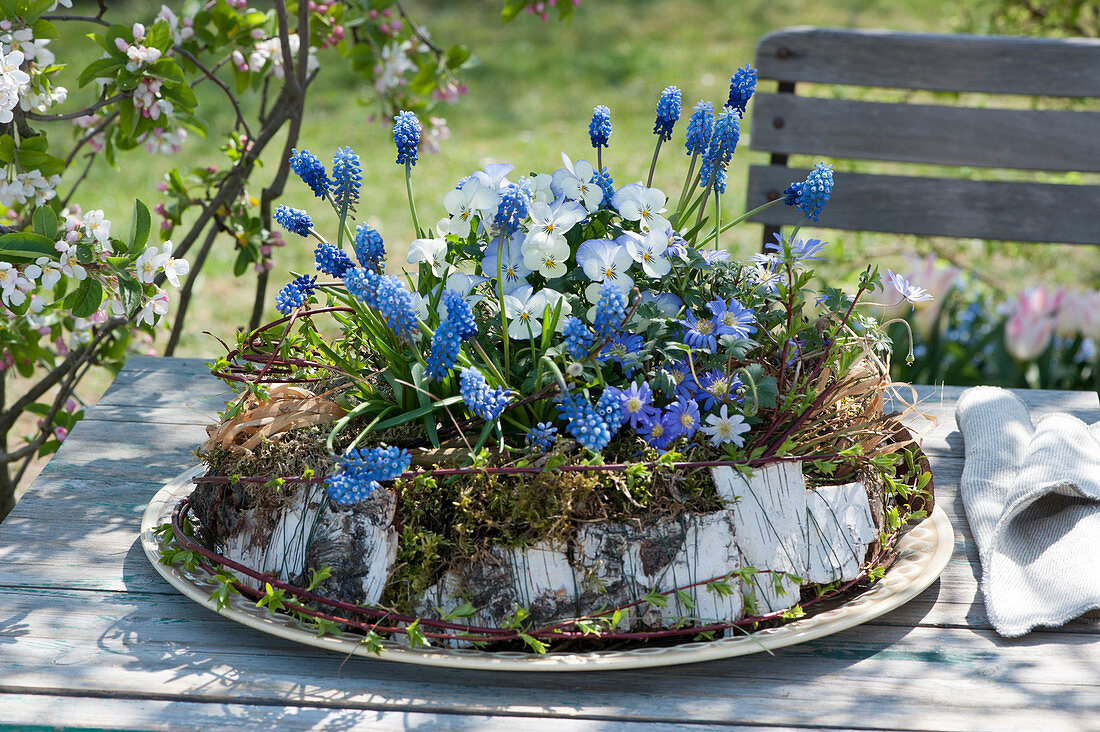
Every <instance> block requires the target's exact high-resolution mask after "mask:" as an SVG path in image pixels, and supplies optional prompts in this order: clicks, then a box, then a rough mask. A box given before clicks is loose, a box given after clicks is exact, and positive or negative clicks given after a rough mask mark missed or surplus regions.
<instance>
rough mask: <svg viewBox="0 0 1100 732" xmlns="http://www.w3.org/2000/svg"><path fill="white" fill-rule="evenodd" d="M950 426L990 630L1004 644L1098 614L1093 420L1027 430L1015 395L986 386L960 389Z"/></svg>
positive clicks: (1099, 457) (1051, 419)
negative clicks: (962, 445) (962, 446)
mask: <svg viewBox="0 0 1100 732" xmlns="http://www.w3.org/2000/svg"><path fill="white" fill-rule="evenodd" d="M955 420H956V421H957V422H958V425H959V430H960V431H961V432H962V435H963V439H964V440H965V442H966V463H965V465H964V467H963V473H962V483H961V488H962V498H963V505H964V506H965V508H966V517H967V519H968V520H969V521H970V528H971V530H972V531H973V533H974V540H975V542H977V544H978V553H979V556H980V558H981V562H982V591H983V593H984V594H985V606H986V612H987V613H988V615H989V620H990V622H992V623H993V627H994V628H996V630H997V632H998V633H1000V634H1001V635H1003V636H1005V637H1008V638H1014V637H1016V636H1020V635H1023V634H1024V633H1027V632H1028V631H1030V630H1031V629H1032V628H1034V627H1036V626H1038V625H1050V626H1056V625H1061V624H1063V623H1065V622H1066V621H1068V620H1072V619H1073V618H1075V617H1077V616H1079V615H1081V614H1082V613H1085V612H1088V611H1089V610H1093V609H1095V608H1100V423H1097V424H1094V425H1091V426H1090V425H1086V424H1085V423H1084V422H1082V421H1081V420H1079V419H1077V418H1076V417H1073V416H1071V415H1068V414H1050V415H1046V416H1044V417H1041V418H1039V419H1038V420H1037V421H1036V422H1035V423H1034V424H1032V421H1031V415H1030V414H1029V413H1028V409H1027V407H1026V406H1025V405H1024V403H1023V402H1022V401H1020V399H1019V398H1018V397H1016V396H1015V395H1014V394H1012V392H1010V391H1007V390H1005V389H1000V388H997V387H991V386H978V387H974V388H972V389H967V390H966V391H965V392H963V394H962V396H960V397H959V401H958V405H957V406H956V410H955Z"/></svg>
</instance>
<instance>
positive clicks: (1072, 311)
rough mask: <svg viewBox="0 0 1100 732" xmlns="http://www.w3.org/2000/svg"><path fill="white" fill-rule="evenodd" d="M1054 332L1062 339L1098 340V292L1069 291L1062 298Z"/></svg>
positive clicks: (1099, 312)
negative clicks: (1082, 338)
mask: <svg viewBox="0 0 1100 732" xmlns="http://www.w3.org/2000/svg"><path fill="white" fill-rule="evenodd" d="M1054 332H1055V333H1056V334H1057V335H1059V336H1061V337H1062V338H1073V337H1075V336H1078V335H1080V336H1083V337H1085V338H1092V339H1094V340H1097V339H1100V291H1097V290H1093V291H1090V292H1080V291H1069V292H1066V293H1065V295H1064V296H1063V298H1062V305H1061V307H1060V308H1058V317H1057V318H1056V320H1055V321H1054Z"/></svg>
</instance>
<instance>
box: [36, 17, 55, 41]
mask: <svg viewBox="0 0 1100 732" xmlns="http://www.w3.org/2000/svg"><path fill="white" fill-rule="evenodd" d="M34 37H35V38H36V39H37V38H48V39H51V40H52V39H54V38H60V37H61V34H60V33H58V32H57V26H55V25H54V24H53V23H51V22H50V21H48V20H44V19H43V18H39V19H38V20H36V21H34Z"/></svg>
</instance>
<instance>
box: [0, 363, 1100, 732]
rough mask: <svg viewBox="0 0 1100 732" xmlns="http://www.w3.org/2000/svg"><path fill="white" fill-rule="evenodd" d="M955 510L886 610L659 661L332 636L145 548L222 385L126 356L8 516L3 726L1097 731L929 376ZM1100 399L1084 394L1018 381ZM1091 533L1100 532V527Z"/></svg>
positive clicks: (1098, 724) (1079, 631) (1099, 716)
mask: <svg viewBox="0 0 1100 732" xmlns="http://www.w3.org/2000/svg"><path fill="white" fill-rule="evenodd" d="M919 391H920V393H921V395H922V397H924V398H925V399H924V402H923V411H925V412H926V413H929V414H933V415H935V416H937V417H938V418H939V425H938V426H937V427H936V428H935V429H933V430H932V431H931V433H930V434H929V435H928V436H927V437H925V439H924V448H925V451H926V452H927V453H928V455H929V457H930V459H931V461H932V465H933V471H934V475H935V482H936V493H937V500H938V501H939V503H940V505H942V506H944V507H945V508H946V509H947V512H948V514H949V515H950V517H951V521H952V522H953V523H954V526H955V554H954V556H953V558H952V560H951V562H950V564H949V565H948V568H947V571H946V572H945V573H944V574H943V577H942V578H941V579H940V580H939V581H938V582H936V583H935V584H933V585H932V586H931V587H930V588H929V589H928V590H926V591H925V592H924V593H923V594H922V595H920V596H919V597H918V598H917V599H916V600H914V601H912V602H910V603H909V604H908V605H906V606H904V607H903V608H901V609H900V610H897V611H895V612H892V613H889V614H887V615H885V616H883V617H881V618H879V619H878V620H876V621H873V622H870V623H867V624H864V625H861V626H859V627H857V628H855V629H852V630H848V631H845V632H843V633H839V634H836V635H833V636H829V637H826V638H822V639H820V640H816V641H812V642H808V643H804V644H801V645H796V646H792V647H789V648H785V649H781V650H779V651H777V652H776V653H775V655H774V656H769V655H767V654H763V653H761V654H756V655H752V656H746V657H741V658H734V659H730V660H726V661H714V662H708V663H703V664H695V665H687V666H676V667H669V668H664V669H659V670H649V671H616V672H599V673H577V674H547V673H543V674H524V673H491V672H471V671H453V670H446V669H434V668H425V667H420V666H411V665H405V664H399V663H394V662H388V661H384V660H374V659H364V658H358V657H354V658H344V657H342V656H339V655H335V654H331V653H328V652H325V651H321V650H317V649H313V648H310V647H306V646H302V645H297V644H294V643H290V642H287V641H282V640H280V639H278V638H275V637H272V636H269V635H267V634H264V633H260V632H258V631H254V630H250V629H248V628H245V627H243V626H241V625H238V624H236V623H233V622H230V621H228V620H225V619H223V618H221V617H219V616H217V615H215V614H214V613H212V612H210V611H209V610H206V609H204V608H202V607H200V606H199V605H197V604H195V603H194V602H192V601H190V600H188V599H186V598H185V597H183V596H182V595H181V594H179V593H178V592H176V591H175V590H174V589H173V588H172V587H170V586H169V585H168V584H167V583H166V582H165V581H163V580H162V579H161V578H160V576H159V575H158V574H157V573H156V572H155V571H154V570H153V568H152V567H151V566H150V565H149V563H148V560H147V559H146V558H145V555H144V553H143V552H142V549H141V545H140V543H139V541H138V527H139V523H140V520H141V514H142V511H143V510H144V508H145V506H146V504H147V502H148V501H149V499H150V497H152V496H153V494H154V493H156V491H157V490H158V489H159V488H160V487H161V485H162V484H163V483H164V482H165V481H167V480H168V479H169V478H171V477H173V476H175V475H177V474H178V473H180V472H181V471H182V470H184V469H185V468H187V467H188V466H190V465H191V464H192V462H193V458H192V455H191V452H192V450H194V449H195V447H196V446H197V445H198V444H199V443H200V442H202V441H203V439H204V438H205V432H204V429H203V427H204V426H205V425H206V424H207V423H209V422H210V420H211V417H212V415H213V414H214V412H215V411H216V410H217V409H218V408H219V407H220V406H221V402H222V400H223V399H224V395H222V394H221V387H220V385H219V384H218V383H217V382H216V381H215V380H214V379H213V378H212V377H210V375H209V373H208V372H207V371H206V369H205V368H204V366H203V364H202V362H201V361H200V360H195V359H153V358H134V359H132V360H131V361H130V363H129V364H128V365H127V367H126V368H125V369H124V370H123V371H122V373H121V374H120V375H119V377H118V379H117V380H116V382H115V383H114V385H113V386H112V387H111V389H110V391H108V393H107V394H106V396H104V398H103V399H102V400H101V401H100V403H99V404H97V405H96V406H95V407H93V408H92V409H90V410H89V411H88V416H87V418H86V419H85V420H84V421H83V422H81V423H80V424H79V425H77V427H76V429H74V430H73V432H72V434H71V435H70V436H69V438H68V440H67V441H66V442H65V444H64V446H63V447H62V448H61V450H60V452H59V453H58V454H57V455H56V457H54V459H53V460H52V461H51V462H50V464H49V465H48V466H47V467H46V469H45V471H44V472H43V473H42V474H41V476H40V477H39V478H38V479H37V480H36V481H35V483H34V485H33V486H32V487H31V489H30V491H29V492H28V494H27V495H26V497H25V498H24V499H23V500H22V501H21V502H20V503H19V505H18V506H17V507H16V509H15V511H14V512H13V513H12V514H11V516H10V517H9V518H8V519H7V520H6V521H5V522H4V523H3V524H2V525H0V724H2V723H8V724H15V725H44V726H60V727H70V728H75V727H97V728H134V729H161V728H163V729H173V730H178V729H190V728H195V729H216V728H227V727H235V728H236V727H247V728H253V727H262V728H275V727H277V728H280V729H282V728H287V729H296V728H324V729H329V728H351V727H355V726H363V727H369V728H372V729H373V728H376V729H398V728H409V727H432V728H434V727H440V728H448V729H449V728H462V729H479V730H480V729H509V730H515V729H560V728H562V727H563V725H568V726H570V727H576V728H580V729H597V728H598V729H609V730H623V729H632V728H635V727H637V728H639V729H640V728H642V727H643V725H644V728H646V729H650V728H653V727H654V726H655V725H654V723H659V724H660V725H663V726H666V727H669V728H677V727H679V728H692V727H697V726H704V725H728V726H731V727H736V728H745V729H747V728H750V727H751V728H754V729H755V728H759V727H764V728H771V729H792V728H795V729H810V728H812V729H822V728H827V729H833V728H860V729H921V730H924V729H996V730H1003V729H1025V728H1026V729H1035V730H1050V729H1100V622H1098V621H1097V620H1096V619H1082V620H1078V621H1075V622H1072V623H1070V624H1068V625H1067V626H1065V627H1063V628H1060V629H1055V630H1044V631H1039V632H1034V633H1032V634H1030V635H1028V636H1025V637H1024V638H1022V639H1017V640H1004V639H1002V638H1000V637H999V636H997V635H996V633H994V632H993V630H992V629H991V628H990V626H989V623H988V621H987V620H986V617H985V610H984V608H983V605H982V599H981V595H980V593H979V591H978V584H977V577H978V576H979V565H978V560H977V554H976V550H975V546H974V543H973V541H972V539H971V536H970V531H969V529H968V526H967V523H966V518H965V516H964V515H963V511H962V503H961V500H960V498H959V495H958V480H959V473H960V470H961V469H962V438H961V436H960V434H959V432H958V430H957V429H956V428H955V422H954V417H953V413H954V400H955V398H956V397H957V395H958V393H959V391H960V390H959V389H956V388H950V387H948V388H943V389H933V388H922V389H920V390H919ZM1021 396H1022V397H1024V399H1025V400H1026V401H1028V402H1029V404H1031V405H1032V407H1033V410H1035V411H1069V412H1072V413H1074V414H1076V415H1077V416H1079V417H1081V418H1082V419H1084V420H1086V421H1088V422H1092V421H1096V420H1097V419H1100V404H1098V402H1097V397H1096V394H1094V393H1069V392H1021ZM1098 539H1100V537H1098Z"/></svg>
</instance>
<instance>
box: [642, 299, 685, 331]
mask: <svg viewBox="0 0 1100 732" xmlns="http://www.w3.org/2000/svg"><path fill="white" fill-rule="evenodd" d="M638 298H639V299H638V311H637V312H635V313H634V317H633V318H632V319H631V321H630V324H631V326H632V327H633V328H635V329H636V330H638V331H642V330H645V329H646V328H648V327H649V324H650V323H652V322H653V320H652V319H650V318H645V317H642V315H641V311H642V306H644V305H645V304H647V303H652V304H653V305H654V306H655V307H656V308H657V313H658V314H659V316H660V317H662V318H675V317H676V315H677V314H678V313H679V312H680V308H681V306H682V305H683V302H682V301H681V300H680V298H678V297H677V296H676V295H675V294H674V293H671V292H654V291H653V290H643V291H642V292H641V294H640V295H639V296H638Z"/></svg>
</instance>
